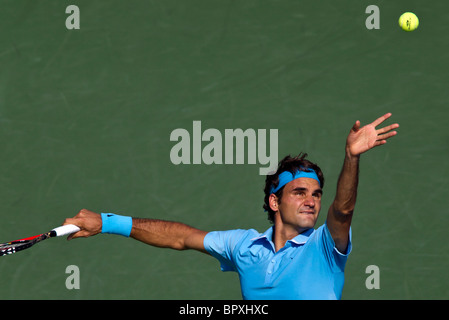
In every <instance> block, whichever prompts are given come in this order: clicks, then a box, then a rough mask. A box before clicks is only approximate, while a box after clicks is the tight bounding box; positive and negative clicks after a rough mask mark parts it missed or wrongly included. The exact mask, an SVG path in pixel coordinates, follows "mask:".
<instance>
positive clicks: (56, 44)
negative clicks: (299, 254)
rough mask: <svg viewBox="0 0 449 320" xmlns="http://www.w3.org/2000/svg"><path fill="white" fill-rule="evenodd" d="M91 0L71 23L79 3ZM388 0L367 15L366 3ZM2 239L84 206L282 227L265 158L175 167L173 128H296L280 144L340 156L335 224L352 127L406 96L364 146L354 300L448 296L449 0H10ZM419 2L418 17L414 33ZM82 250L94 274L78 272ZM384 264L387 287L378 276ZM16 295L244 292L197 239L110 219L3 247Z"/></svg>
mask: <svg viewBox="0 0 449 320" xmlns="http://www.w3.org/2000/svg"><path fill="white" fill-rule="evenodd" d="M70 4H76V5H77V6H78V7H79V9H80V18H81V19H80V20H81V21H80V22H81V23H80V26H81V28H80V30H68V29H66V27H65V20H66V18H67V17H68V14H66V13H65V9H66V7H67V6H68V5H70ZM370 4H375V5H377V6H379V8H380V29H379V30H367V29H366V27H365V20H366V18H367V17H368V14H366V13H365V9H366V7H367V6H368V5H370ZM0 7H1V10H0V147H1V151H2V152H1V153H0V164H1V166H0V212H1V213H0V217H1V224H0V242H5V241H8V240H12V239H17V238H22V237H25V236H30V235H33V234H38V233H41V232H45V231H47V230H49V229H51V228H53V227H55V226H57V225H59V224H61V223H62V222H63V221H64V219H65V218H67V217H72V216H74V215H75V214H77V213H78V211H79V210H80V209H82V208H88V209H90V210H93V211H96V212H115V213H118V214H124V215H131V216H137V217H148V218H150V217H151V218H160V219H166V220H175V221H181V222H185V223H187V224H190V225H193V226H195V227H197V228H200V229H203V230H206V231H212V230H227V229H234V228H255V229H257V230H259V231H261V232H263V231H265V230H266V229H267V228H268V227H269V226H270V225H269V222H268V221H267V219H266V215H265V213H264V212H263V210H262V203H263V191H262V189H263V185H264V177H263V176H260V175H259V167H261V166H262V165H260V164H256V165H248V164H244V165H205V164H201V165H178V166H175V165H173V164H172V163H171V161H170V156H169V155H170V150H171V148H172V147H173V145H174V144H175V143H174V142H171V141H170V133H171V132H172V131H173V130H174V129H176V128H185V129H187V130H188V131H190V132H192V122H193V121H194V120H200V121H202V128H203V130H205V129H207V128H216V129H218V130H220V131H221V132H224V129H226V128H231V129H234V128H243V129H247V128H253V129H278V130H279V145H278V147H279V158H281V157H283V156H284V155H287V154H292V155H296V154H298V153H299V152H301V151H303V152H307V153H308V154H309V158H310V159H311V160H312V161H316V162H317V163H318V164H319V165H320V166H321V168H322V170H323V171H324V174H325V177H326V186H325V189H324V191H325V192H324V199H323V210H322V213H321V216H320V218H319V221H318V224H317V226H318V225H321V224H322V223H323V222H324V219H325V215H326V211H327V207H328V206H329V204H330V203H331V201H332V199H333V196H334V194H335V185H336V181H337V177H338V174H339V171H340V168H341V165H342V161H343V157H344V143H345V138H346V135H347V133H348V131H349V129H350V128H351V126H352V125H353V123H354V122H355V121H356V120H361V122H362V125H363V124H367V123H369V122H371V121H373V120H374V119H376V118H377V117H378V116H380V115H382V114H384V113H386V112H392V113H393V118H392V119H391V120H389V121H388V123H392V122H393V121H394V122H398V123H400V125H401V127H400V129H399V130H398V131H399V135H398V136H397V137H394V138H392V139H391V140H390V141H389V143H387V145H385V146H383V147H381V148H377V149H374V150H372V151H370V152H369V153H367V154H365V155H363V156H362V160H361V177H360V178H361V181H360V185H359V198H358V202H357V207H356V215H355V217H354V219H353V252H352V253H351V255H350V258H349V260H348V263H347V268H346V283H345V288H344V290H343V299H448V298H449V287H448V284H449V276H448V270H449V253H448V252H449V241H448V236H447V235H448V232H447V230H448V225H449V218H448V211H447V204H448V198H447V195H448V191H449V190H448V182H447V181H448V179H447V177H448V174H449V164H448V160H447V159H448V156H449V134H448V129H447V120H448V107H447V101H448V98H449V97H448V91H447V87H448V85H449V81H448V78H449V76H448V74H447V69H448V66H449V63H448V61H449V55H448V52H449V50H448V49H449V42H448V31H449V15H448V14H447V12H448V10H449V3H448V2H446V1H427V2H424V1H417V0H408V1H404V0H400V1H399V0H397V1H365V0H344V1H331V0H327V1H316V0H314V1H303V0H291V1H290V0H279V1H268V0H256V1H254V0H244V1H243V0H230V1H225V0H222V1H218V0H186V1H180V0H164V1H150V0H134V1H125V0H120V1H118V0H109V1H104V0H103V1H99V0H96V1H80V0H75V1H65V0H44V1H31V0H14V1H13V0H2V1H0ZM405 11H412V12H415V13H416V14H417V15H418V16H419V18H420V26H419V28H418V29H417V30H416V31H414V32H411V33H408V32H404V31H402V30H401V29H400V28H399V26H398V22H397V21H398V18H399V16H400V15H401V14H402V13H403V12H405ZM68 265H77V266H78V267H79V269H80V279H81V283H80V285H81V287H80V289H79V290H68V289H66V286H65V281H66V278H67V277H68V276H69V275H68V274H66V273H65V269H66V267H67V266H68ZM368 265H377V266H378V267H379V268H380V289H379V290H368V289H367V288H366V287H365V280H366V278H367V276H368V275H367V274H366V273H365V269H366V267H367V266H368ZM0 273H1V274H2V277H0V299H240V298H241V295H240V288H239V282H238V276H237V275H236V274H235V273H223V272H221V271H220V270H219V264H218V262H217V261H216V260H215V259H213V258H211V257H209V256H207V255H203V254H200V253H198V252H194V251H184V252H177V251H172V250H167V249H158V248H152V247H150V246H146V245H144V244H142V243H139V242H137V241H134V240H132V239H125V238H123V237H119V236H110V235H99V236H96V237H94V238H90V239H80V240H76V241H75V240H74V241H71V242H66V241H65V240H64V239H61V238H58V239H53V240H49V241H45V242H43V243H40V244H38V245H37V246H36V247H34V248H33V249H31V250H28V251H25V252H21V253H18V254H15V255H11V256H6V257H1V258H0Z"/></svg>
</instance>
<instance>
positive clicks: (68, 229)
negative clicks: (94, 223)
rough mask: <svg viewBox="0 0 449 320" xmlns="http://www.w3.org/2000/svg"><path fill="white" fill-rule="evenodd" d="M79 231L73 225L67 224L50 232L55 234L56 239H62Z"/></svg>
mask: <svg viewBox="0 0 449 320" xmlns="http://www.w3.org/2000/svg"><path fill="white" fill-rule="evenodd" d="M80 230H81V229H80V228H78V227H77V226H75V225H74V224H67V225H65V226H61V227H57V228H54V229H53V230H52V231H54V232H56V236H57V237H62V236H65V235H68V234H72V233H75V232H78V231H80Z"/></svg>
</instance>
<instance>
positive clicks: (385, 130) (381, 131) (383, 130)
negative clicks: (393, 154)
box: [377, 123, 399, 134]
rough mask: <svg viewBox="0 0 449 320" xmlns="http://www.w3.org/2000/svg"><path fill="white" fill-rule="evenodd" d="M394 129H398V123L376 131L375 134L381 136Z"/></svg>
mask: <svg viewBox="0 0 449 320" xmlns="http://www.w3.org/2000/svg"><path fill="white" fill-rule="evenodd" d="M396 128H399V124H398V123H395V124H391V125H389V126H386V127H384V128H380V129H378V130H377V134H382V133H385V132H388V131H390V130H393V129H396Z"/></svg>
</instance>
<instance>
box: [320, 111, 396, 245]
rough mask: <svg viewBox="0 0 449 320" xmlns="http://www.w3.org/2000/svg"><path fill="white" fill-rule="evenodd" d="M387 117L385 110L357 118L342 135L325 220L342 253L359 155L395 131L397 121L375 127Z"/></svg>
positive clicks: (391, 135) (351, 209)
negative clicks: (343, 139)
mask: <svg viewBox="0 0 449 320" xmlns="http://www.w3.org/2000/svg"><path fill="white" fill-rule="evenodd" d="M390 117H391V113H387V114H385V115H383V116H382V117H380V118H378V119H376V120H375V121H373V122H372V123H370V124H368V125H366V126H364V127H360V121H358V120H357V121H356V123H355V124H354V126H353V127H352V128H351V130H350V132H349V135H348V138H347V139H346V154H345V160H344V162H343V168H342V170H341V173H340V176H339V178H338V182H337V193H336V196H335V199H334V201H333V203H332V204H331V206H330V208H329V211H328V214H327V221H326V223H327V226H328V228H329V231H330V233H331V235H332V238H333V239H334V242H335V246H336V247H337V249H338V250H339V251H340V252H342V253H344V252H346V249H347V246H348V241H349V228H350V226H351V221H352V215H353V212H354V207H355V202H356V198H357V185H358V181H359V160H360V155H361V154H362V153H364V152H366V151H368V150H370V149H372V148H374V147H377V146H381V145H383V144H385V143H386V142H387V139H388V138H391V137H393V136H395V135H396V134H397V132H396V131H392V130H393V129H396V128H398V127H399V124H397V123H395V124H392V125H389V126H386V127H383V128H380V129H376V127H377V126H379V125H380V124H381V123H383V122H384V121H385V120H387V119H388V118H390Z"/></svg>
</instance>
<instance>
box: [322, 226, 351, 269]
mask: <svg viewBox="0 0 449 320" xmlns="http://www.w3.org/2000/svg"><path fill="white" fill-rule="evenodd" d="M317 231H320V233H321V244H322V248H323V251H324V255H325V257H326V259H327V261H328V263H329V265H330V267H331V269H332V270H333V271H334V272H343V271H344V269H345V265H346V261H347V260H348V256H349V254H350V253H351V250H352V229H349V241H348V247H347V248H346V252H345V253H341V252H340V251H338V249H337V247H336V246H335V242H334V239H332V236H331V233H330V231H329V228H328V227H327V224H326V223H325V224H324V225H322V226H321V227H320V228H318V230H317Z"/></svg>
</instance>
